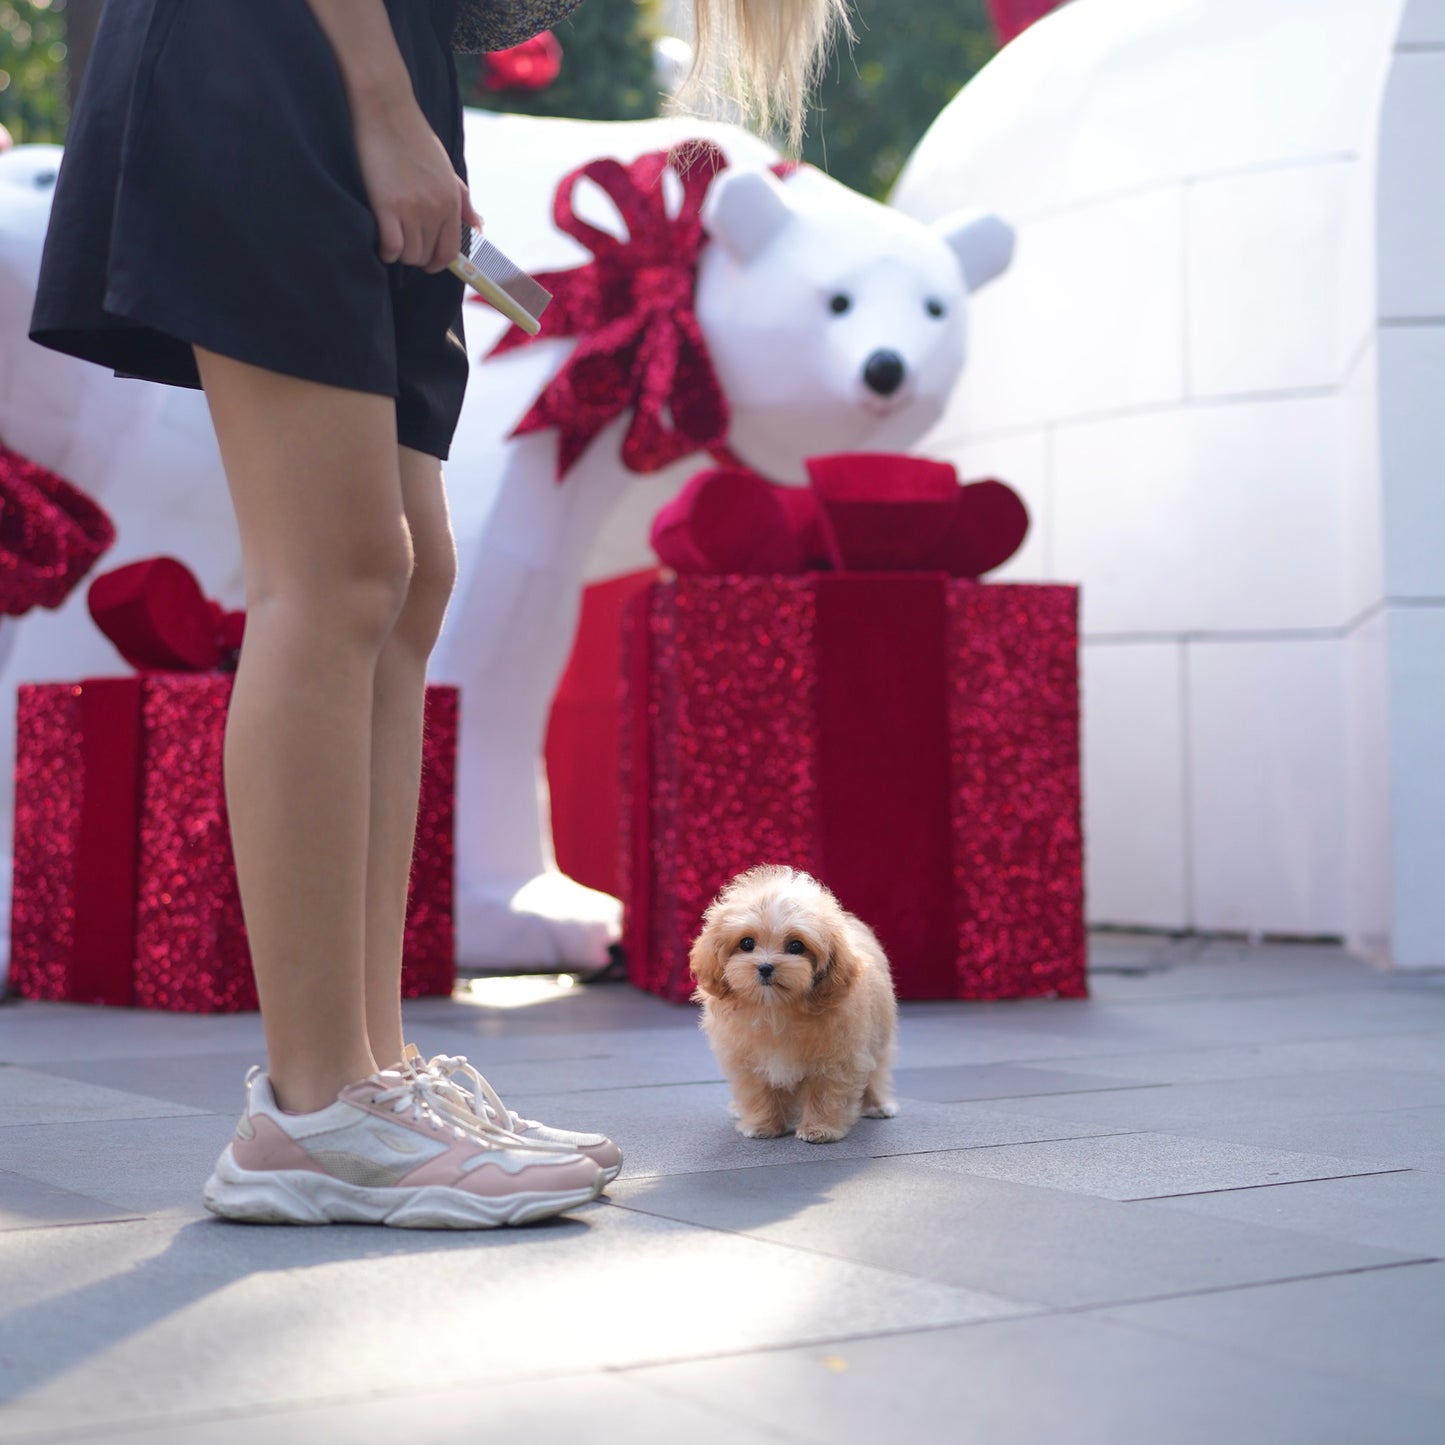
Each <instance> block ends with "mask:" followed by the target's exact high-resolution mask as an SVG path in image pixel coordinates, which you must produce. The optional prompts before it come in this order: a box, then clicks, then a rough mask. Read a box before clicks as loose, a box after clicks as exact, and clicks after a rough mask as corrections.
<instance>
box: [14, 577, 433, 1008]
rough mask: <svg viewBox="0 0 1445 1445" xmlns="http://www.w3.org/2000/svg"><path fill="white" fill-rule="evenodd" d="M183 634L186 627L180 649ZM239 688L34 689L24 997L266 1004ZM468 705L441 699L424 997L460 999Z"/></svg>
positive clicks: (415, 974) (132, 595) (192, 679)
mask: <svg viewBox="0 0 1445 1445" xmlns="http://www.w3.org/2000/svg"><path fill="white" fill-rule="evenodd" d="M148 565H152V564H136V566H137V567H138V568H139V567H143V566H148ZM170 566H171V568H172V569H174V568H176V567H177V566H178V564H174V563H172V564H170ZM119 575H120V574H111V576H112V577H119ZM106 580H107V579H104V578H103V579H100V581H99V582H97V584H96V586H97V588H98V587H100V585H101V582H105V581H106ZM177 580H178V578H177V577H176V575H174V572H173V573H172V574H170V575H164V574H162V575H160V576H159V577H158V576H157V575H155V574H154V573H153V574H150V575H149V576H148V578H147V581H148V583H149V585H147V586H146V587H144V588H132V589H130V592H129V595H128V596H127V597H126V598H125V599H124V601H123V605H124V606H125V607H128V608H130V610H131V612H132V614H134V612H135V611H136V609H137V608H140V609H142V610H143V609H144V607H145V606H146V605H147V599H148V598H150V599H153V598H154V597H155V596H156V595H157V593H158V591H163V590H165V589H164V588H160V587H158V586H157V585H156V583H157V582H158V581H161V582H166V583H170V584H174V583H176V582H177ZM92 610H94V594H92ZM117 610H119V608H118V609H117ZM217 619H218V621H219V620H223V619H221V617H220V614H219V613H218V614H217ZM142 630H144V629H142ZM107 631H108V632H109V631H110V628H109V627H107ZM184 632H185V629H181V628H173V629H172V632H171V638H170V640H171V641H172V643H175V642H176V641H177V640H179V641H181V642H184V641H185V640H186V639H185V637H184V635H183V634H184ZM111 635H112V636H113V637H115V635H116V634H115V633H111ZM196 635H199V633H197V634H196ZM117 640H118V639H117ZM132 640H133V639H132ZM153 646H154V644H153ZM132 650H136V649H130V648H128V649H127V656H130V655H131V651H132ZM185 650H186V649H185V648H184V646H179V647H177V646H173V647H172V651H176V652H184V651H185ZM133 660H134V659H133ZM177 665H180V664H179V663H177ZM231 684H232V679H231V677H230V676H229V675H227V674H225V673H220V672H200V673H184V672H146V673H143V674H142V675H140V676H135V677H119V678H98V679H87V680H86V681H84V682H81V683H78V684H70V683H57V684H37V685H30V686H24V687H21V688H20V689H19V705H18V718H17V727H16V754H17V761H16V771H15V846H14V894H13V900H12V904H11V920H10V986H11V988H12V989H13V990H14V991H15V992H16V993H18V994H19V995H20V996H21V997H23V998H32V999H67V1000H72V1001H74V1002H79V1003H103V1004H115V1005H121V1006H125V1005H132V1006H136V1007H140V1008H157V1009H171V1010H176V1011H179V1012H185V1013H225V1012H232V1011H235V1010H240V1009H254V1008H255V1007H256V989H255V982H254V980H253V978H252V974H251V963H250V954H249V952H248V949H247V945H246V933H245V926H244V924H243V922H242V918H241V902H240V896H239V894H238V892H237V888H236V874H235V864H234V861H233V859H232V854H231V842H230V829H229V826H228V823H227V817H226V802H225V791H224V786H223V782H222V766H221V758H222V745H223V735H224V731H225V723H226V711H227V708H228V706H229V704H230V697H231ZM457 704H458V695H457V690H456V689H455V688H451V687H429V688H428V689H427V696H426V736H425V743H424V755H423V773H422V792H421V808H420V816H419V818H418V823H417V837H416V851H415V855H414V858H413V863H412V877H411V892H410V897H409V902H408V909H407V921H406V937H405V948H404V964H403V973H402V992H403V993H404V994H405V995H406V996H408V997H418V996H421V995H426V994H446V993H449V992H450V991H451V988H452V984H453V982H454V979H455V968H456V954H455V944H454V936H453V927H452V874H453V858H452V838H453V807H454V798H455V788H454V780H455V763H456V740H457Z"/></svg>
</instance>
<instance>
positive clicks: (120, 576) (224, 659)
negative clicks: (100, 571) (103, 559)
mask: <svg viewBox="0 0 1445 1445" xmlns="http://www.w3.org/2000/svg"><path fill="white" fill-rule="evenodd" d="M87 600H88V601H89V604H90V615H91V616H92V617H93V618H94V619H95V622H96V625H97V626H98V627H99V628H100V630H101V631H102V632H103V633H105V635H106V636H107V637H108V638H110V640H111V641H112V642H113V643H115V646H116V650H117V651H118V652H119V653H120V655H121V656H122V657H123V658H125V660H126V661H127V662H128V663H130V665H131V666H132V667H134V668H136V669H137V670H138V671H140V672H214V671H220V672H230V671H233V670H234V669H235V666H236V659H237V656H238V654H239V653H240V649H241V637H242V634H243V632H244V631H245V626H246V614H245V613H244V612H227V611H226V610H225V608H223V607H222V606H221V605H220V603H219V602H212V601H211V600H210V599H209V598H208V597H207V596H206V595H205V593H203V592H202V591H201V585H200V583H199V582H197V581H196V578H195V574H194V573H192V571H191V570H190V568H189V567H187V566H185V564H184V563H181V562H177V561H176V560H175V558H174V557H152V558H150V559H149V560H147V561H144V562H132V563H130V564H129V565H128V566H125V567H117V568H116V570H115V571H114V572H107V573H105V574H104V575H103V576H101V577H97V578H96V579H95V581H94V582H92V583H91V584H90V592H89V594H88V597H87Z"/></svg>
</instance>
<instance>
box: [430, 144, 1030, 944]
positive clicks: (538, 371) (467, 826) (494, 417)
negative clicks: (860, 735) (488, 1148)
mask: <svg viewBox="0 0 1445 1445" xmlns="http://www.w3.org/2000/svg"><path fill="white" fill-rule="evenodd" d="M478 121H480V125H481V126H483V127H485V126H486V125H487V124H488V122H487V121H486V120H481V119H480V118H478V117H469V123H477V122H478ZM635 129H637V130H641V129H642V127H637V128H635ZM648 129H651V128H650V127H648ZM633 130H634V128H633V127H628V126H614V127H609V128H607V130H606V132H605V139H606V140H607V141H609V142H612V143H613V149H612V150H611V151H610V152H609V154H612V155H616V156H621V157H624V158H625V157H629V156H636V155H638V153H639V150H638V149H637V148H633V147H632V146H628V145H624V144H622V143H623V142H624V141H626V140H631V139H633V137H632V136H629V135H628V132H629V131H633ZM598 133H599V134H598V139H602V138H604V133H603V131H602V128H601V127H598ZM707 133H708V134H710V135H711V136H713V137H716V138H717V139H719V140H721V141H723V143H724V147H725V149H726V150H727V152H728V157H729V159H730V160H731V162H732V165H731V166H730V167H729V168H727V169H723V170H722V171H721V172H720V173H719V174H718V175H717V176H716V177H715V178H714V179H713V180H712V181H711V185H710V187H709V188H708V190H707V194H706V200H705V202H704V204H703V210H702V222H703V229H704V231H705V233H706V236H705V237H704V238H703V239H704V241H705V242H706V243H705V244H703V245H702V246H701V247H700V248H699V251H698V254H697V256H696V258H695V267H696V273H695V281H696V290H695V298H694V297H688V296H683V298H682V299H681V300H680V302H679V303H678V305H679V307H681V308H685V309H687V310H690V311H692V312H695V316H696V321H697V326H698V329H699V330H700V333H701V338H702V340H703V342H704V343H705V346H706V351H707V353H708V356H709V357H710V359H711V364H712V368H713V371H714V372H715V376H716V382H717V386H718V389H719V390H720V392H721V395H722V397H723V398H724V399H725V403H726V410H727V413H728V415H729V417H730V424H729V425H728V426H727V428H726V434H725V437H724V438H723V439H722V440H723V441H724V442H725V446H726V450H727V452H728V453H730V455H731V456H732V457H734V458H736V459H737V460H738V461H740V462H742V463H743V464H744V465H746V466H748V467H750V468H752V469H753V470H755V471H756V472H759V473H761V474H762V475H764V476H766V477H768V478H769V479H771V480H773V481H776V482H783V483H790V484H802V483H804V482H805V480H806V473H805V470H804V465H803V464H804V460H805V458H807V457H809V456H815V455H820V454H825V453H833V452H843V451H886V452H905V451H907V450H909V449H910V447H912V446H913V445H914V444H916V442H917V441H918V440H919V438H921V437H922V436H923V435H924V434H925V433H926V432H927V431H928V430H929V428H930V427H932V426H933V424H934V423H935V422H936V421H937V420H938V418H939V417H940V416H941V414H942V412H943V410H944V407H945V404H946V402H947V401H948V398H949V396H950V394H951V393H952V392H953V390H954V387H955V386H956V384H957V382H958V379H959V376H960V374H961V372H962V370H963V365H964V358H965V349H966V346H965V343H966V336H967V324H966V323H967V302H968V295H969V293H970V292H971V291H973V290H976V289H977V288H978V287H979V286H982V285H983V284H984V283H985V282H987V281H989V280H991V279H992V278H994V277H995V276H997V275H998V274H999V273H1000V272H1002V271H1003V270H1004V269H1005V268H1006V267H1007V265H1008V263H1009V260H1010V257H1011V254H1012V246H1013V233H1012V231H1011V230H1010V229H1009V227H1008V226H1006V225H1005V224H1004V223H1003V222H1002V221H1000V220H998V219H997V218H995V217H992V216H979V215H976V214H975V215H967V216H965V215H955V216H949V217H946V218H944V219H943V220H942V221H940V222H938V223H936V224H934V225H932V226H927V225H923V224H921V223H919V222H916V221H913V220H910V219H907V218H905V217H903V216H900V215H899V214H897V213H896V212H894V211H891V210H889V209H888V208H887V207H886V206H883V205H880V204H878V203H876V202H874V201H870V200H868V199H866V198H864V197H862V196H860V195H858V194H857V193H855V192H852V191H850V190H848V189H847V188H846V187H844V186H842V185H839V184H838V183H837V182H834V181H832V180H830V179H829V178H827V177H826V176H824V175H822V174H821V173H820V172H818V171H816V170H813V169H811V168H807V167H804V168H801V169H798V170H796V171H793V172H792V173H791V174H790V175H788V176H787V177H786V179H779V178H777V177H776V176H775V175H773V174H772V173H771V171H770V169H769V167H770V164H771V162H772V160H773V157H772V156H770V155H769V154H768V153H767V152H765V151H764V150H763V148H762V147H761V146H760V145H759V144H758V142H756V141H754V140H753V139H752V138H751V137H746V136H743V135H742V134H741V133H740V132H732V133H729V134H727V135H726V136H723V135H721V134H719V132H718V131H717V130H711V129H710V130H709V131H708V132H707ZM653 134H655V132H653ZM638 138H641V137H638ZM468 149H469V151H472V150H473V149H475V150H477V151H479V152H483V153H485V152H486V149H487V148H486V143H485V142H484V141H482V140H481V138H480V136H479V137H478V138H477V140H476V143H475V144H474V145H469V147H468ZM665 179H666V180H667V181H668V182H669V183H672V182H674V181H675V180H676V177H675V176H673V175H668V176H667V177H666V178H665ZM473 184H474V187H475V184H476V178H475V177H474V178H473ZM586 189H587V187H586V186H585V184H584V185H583V186H581V187H579V188H578V189H577V192H576V198H577V207H578V216H579V218H580V217H582V216H584V215H585V216H586V221H587V223H588V225H590V226H591V227H596V228H598V229H599V230H608V231H609V232H610V235H611V236H612V237H618V236H619V235H621V236H622V237H623V239H624V241H625V240H626V239H627V236H626V227H625V226H621V225H619V222H618V220H617V217H616V215H615V214H613V213H612V212H611V209H610V207H608V206H607V205H606V203H605V201H603V202H602V203H601V204H600V205H599V196H598V195H597V194H593V195H591V196H588V195H587V194H586ZM669 194H670V195H671V196H672V210H673V213H674V214H675V211H676V205H677V188H676V187H673V189H672V190H671V191H670V192H669ZM581 229H582V230H584V231H585V230H587V226H583V227H581ZM590 235H591V236H592V238H593V241H594V242H595V243H596V245H598V246H600V247H601V248H602V249H608V238H607V237H606V236H599V235H598V232H597V230H593V231H591V232H590ZM503 239H504V238H503V237H501V235H500V233H499V235H498V240H499V241H502V240H503ZM654 240H655V238H654ZM564 249H565V254H567V255H568V257H569V258H576V257H581V258H583V259H584V260H585V255H584V253H583V252H582V250H581V248H580V247H577V246H575V245H572V244H571V243H570V242H567V243H565V247H564ZM643 251H644V252H645V254H642V255H640V256H639V266H640V268H642V269H644V270H647V271H648V272H649V274H648V275H647V276H645V277H643V276H640V277H639V287H638V289H639V292H640V291H641V290H642V288H643V287H644V286H645V285H650V284H655V283H656V278H655V276H653V275H652V274H651V272H655V271H656V270H657V264H656V263H657V262H658V261H659V260H660V259H671V260H673V261H675V260H676V257H672V258H666V257H660V256H659V253H658V250H657V247H656V245H655V244H653V245H651V246H648V247H644V248H643ZM614 254H615V252H614ZM519 259H523V260H524V261H525V262H528V263H530V264H531V265H532V266H533V268H534V269H535V268H536V266H537V261H536V259H535V258H534V257H530V256H529V257H525V258H519ZM547 260H548V261H550V257H548V258H547ZM564 264H565V263H564ZM689 264H690V265H691V264H694V262H693V260H692V259H691V258H689ZM477 309H479V308H477ZM474 318H475V310H473V311H471V312H469V314H468V318H467V319H468V335H469V341H470V343H471V346H472V350H473V354H474V367H475V370H474V373H473V377H472V393H471V394H469V399H468V408H467V410H466V412H464V414H463V418H462V424H461V429H460V431H459V433H458V437H457V442H456V447H455V449H454V453H453V462H452V463H451V464H450V465H449V467H448V474H449V478H450V479H451V488H450V490H451V491H452V494H453V497H454V500H455V503H456V505H457V508H458V512H459V519H458V520H459V525H458V533H459V536H461V537H462V538H463V539H464V540H463V545H462V556H461V580H460V583H459V586H458V590H457V594H456V596H455V598H454V600H453V602H452V607H451V610H450V613H449V614H448V618H447V625H446V629H445V632H444V635H443V638H442V642H441V645H440V647H439V649H438V652H437V655H436V657H435V660H434V665H433V673H434V675H435V676H436V677H437V678H438V679H440V680H446V681H452V682H457V683H459V684H460V685H461V686H462V688H463V698H464V703H463V708H462V719H463V721H462V742H461V760H460V770H459V773H460V776H459V784H458V787H459V797H458V819H459V836H458V847H457V860H458V878H457V885H458V886H457V908H458V937H459V940H460V950H461V958H462V961H463V963H464V964H467V965H472V966H478V967H485V968H488V969H504V968H508V967H522V968H535V967H539V966H541V967H546V966H553V967H557V968H567V967H573V968H583V969H586V968H590V967H597V966H600V965H601V964H602V963H604V962H605V960H606V957H607V948H608V945H609V943H611V942H612V941H614V940H615V939H616V938H617V936H618V933H619V924H620V915H621V907H620V904H619V903H618V902H617V900H615V899H613V898H610V897H607V896H606V895H603V894H600V893H597V892H595V891H594V890H591V889H587V888H583V887H582V886H581V885H579V884H577V883H575V882H573V881H572V880H571V879H569V878H567V877H566V876H565V875H563V874H562V873H561V872H559V871H558V869H557V867H556V863H555V860H554V856H553V852H552V847H551V826H550V814H549V805H548V798H547V792H546V784H545V780H544V776H543V773H542V764H541V755H542V745H543V738H544V732H545V728H546V723H547V717H548V710H549V704H550V701H551V698H552V696H553V693H554V691H555V689H556V686H557V683H558V680H559V678H560V675H561V673H562V669H563V667H564V665H565V663H566V660H567V656H568V652H569V649H570V646H571V643H572V638H573V633H574V630H575V628H576V623H577V617H578V612H579V606H580V600H581V593H582V588H583V585H584V583H585V582H586V581H588V580H595V579H598V578H601V577H606V576H612V575H617V574H620V573H623V572H626V571H629V570H631V569H633V568H636V567H641V566H646V565H648V564H649V563H650V562H652V561H653V558H652V555H651V553H650V551H649V549H648V545H647V537H648V531H649V526H650V523H651V520H652V517H653V516H654V514H655V513H656V512H657V510H658V509H659V508H660V507H661V506H662V505H663V504H664V503H665V502H667V501H668V500H669V499H670V498H671V497H672V496H673V495H675V494H676V492H677V490H678V489H679V487H680V486H681V485H682V484H683V482H685V481H686V479H687V478H688V477H689V476H691V475H692V474H693V473H694V472H696V471H698V470H700V469H701V468H702V467H704V466H706V465H708V463H709V457H708V455H707V452H706V451H698V452H696V453H694V454H693V455H691V456H687V457H684V458H683V459H681V460H679V461H675V462H673V463H671V464H670V465H667V466H665V467H661V468H660V469H659V470H657V471H655V472H653V473H652V474H651V475H647V476H638V475H637V474H636V473H635V472H634V471H633V470H631V469H629V467H628V465H626V463H625V462H624V457H623V442H624V438H625V437H626V436H627V435H628V432H629V429H630V428H631V427H632V426H633V421H634V412H635V407H634V406H633V405H632V404H631V402H630V401H628V403H627V405H626V406H625V408H623V409H621V411H620V414H617V408H618V407H620V406H621V401H622V400H625V399H619V398H615V397H614V398H612V401H613V402H614V403H615V406H614V415H613V419H611V420H609V421H606V423H605V424H603V425H601V428H600V430H598V429H597V422H596V416H595V414H594V413H593V412H592V411H591V410H590V409H589V408H587V407H583V408H582V409H583V410H588V412H589V414H588V416H587V417H582V418H579V421H580V422H582V423H587V424H585V425H579V426H578V427H577V428H575V429H574V431H573V435H572V436H571V438H570V439H569V440H570V445H569V449H568V452H567V453H566V454H564V456H563V458H562V461H563V467H562V468H561V469H562V470H563V471H564V475H562V476H561V478H560V479H559V476H558V473H559V431H558V429H557V428H556V427H553V426H547V427H545V428H544V429H542V430H536V431H532V432H530V433H529V434H527V435H521V436H517V437H515V438H514V439H512V440H510V441H503V436H505V434H506V433H508V432H510V431H511V429H512V427H513V426H514V425H515V424H516V422H517V421H518V420H519V419H520V418H521V417H522V416H523V415H524V414H525V413H527V411H528V409H529V407H531V406H532V404H533V403H534V401H536V399H537V397H538V395H539V393H541V391H542V390H543V388H544V387H545V386H546V384H547V383H548V382H549V381H550V380H551V379H552V378H553V377H555V376H557V375H558V374H559V373H560V372H563V370H564V368H565V366H566V363H567V360H568V357H569V355H570V354H571V352H572V351H573V348H574V347H577V346H586V345H587V344H588V342H589V337H588V335H587V334H586V333H585V332H584V333H583V334H582V337H581V340H580V341H579V340H576V339H568V340H566V341H562V340H560V339H559V340H555V341H552V342H549V343H543V344H539V345H537V346H529V347H526V348H524V349H522V350H519V351H514V352H510V353H508V354H506V355H503V356H499V357H497V358H494V359H493V360H491V361H487V362H484V363H481V364H478V362H477V361H476V360H475V358H476V356H477V353H478V347H477V345H476V337H477V336H478V335H479V334H480V331H481V328H479V327H477V326H476V325H474ZM546 319H551V318H550V317H549V318H546ZM499 329H500V328H498V327H495V326H494V327H493V328H492V329H491V335H493V336H495V335H496V334H497V332H498V330H499ZM544 335H545V330H544ZM590 339H591V340H593V341H595V340H596V339H597V338H596V336H595V335H594V336H593V337H591V338H590ZM650 344H651V343H649V341H648V340H646V339H644V340H643V341H642V343H641V346H642V348H643V350H644V351H645V350H646V348H647V347H648V346H649V345H650ZM658 349H663V350H665V349H666V348H664V347H659V348H658ZM664 370H665V367H664ZM652 380H653V382H655V381H656V380H657V378H656V376H655V375H654V376H653V378H652ZM649 386H650V389H651V391H652V393H653V403H654V410H655V411H656V412H657V413H658V415H657V417H656V418H655V422H654V428H653V429H654V430H656V428H657V427H661V428H663V429H664V430H666V429H667V428H669V427H670V426H672V425H673V424H677V425H678V426H681V420H680V418H679V417H678V416H677V412H678V409H679V398H680V393H677V394H673V395H671V396H670V397H669V400H670V403H671V405H670V406H669V405H668V404H667V402H664V403H662V404H661V405H659V404H658V403H657V392H658V387H657V386H653V385H652V383H649ZM661 389H662V391H663V392H664V393H665V392H666V389H667V382H666V380H665V379H664V382H663V383H662V386H661ZM583 391H584V388H582V387H580V386H578V387H574V388H572V390H571V391H569V393H568V395H569V396H571V397H573V398H574V399H575V398H578V397H582V400H583V401H584V402H585V401H586V400H587V398H586V397H585V396H583ZM484 397H486V398H487V399H486V400H485V401H484V400H483V398H484ZM594 399H595V398H594ZM607 400H608V399H607V398H605V397H604V398H601V399H600V401H599V403H598V404H599V406H601V407H603V408H605V406H606V404H607ZM499 403H500V404H499ZM499 428H500V434H499ZM564 429H565V428H564ZM579 431H580V432H581V433H582V435H583V439H584V441H583V444H581V449H580V450H578V446H579V442H578V436H577V433H578V432H579ZM594 432H595V435H593V433H594ZM587 438H590V440H588V439H587ZM635 441H636V438H635V437H634V443H635ZM574 451H575V452H576V456H575V459H574V458H573V456H572V455H571V453H572V452H574ZM630 454H631V453H629V455H630ZM674 454H675V453H674ZM463 494H464V495H463ZM463 512H464V513H465V514H466V516H465V518H463V517H462V516H461V515H460V514H461V513H463Z"/></svg>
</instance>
